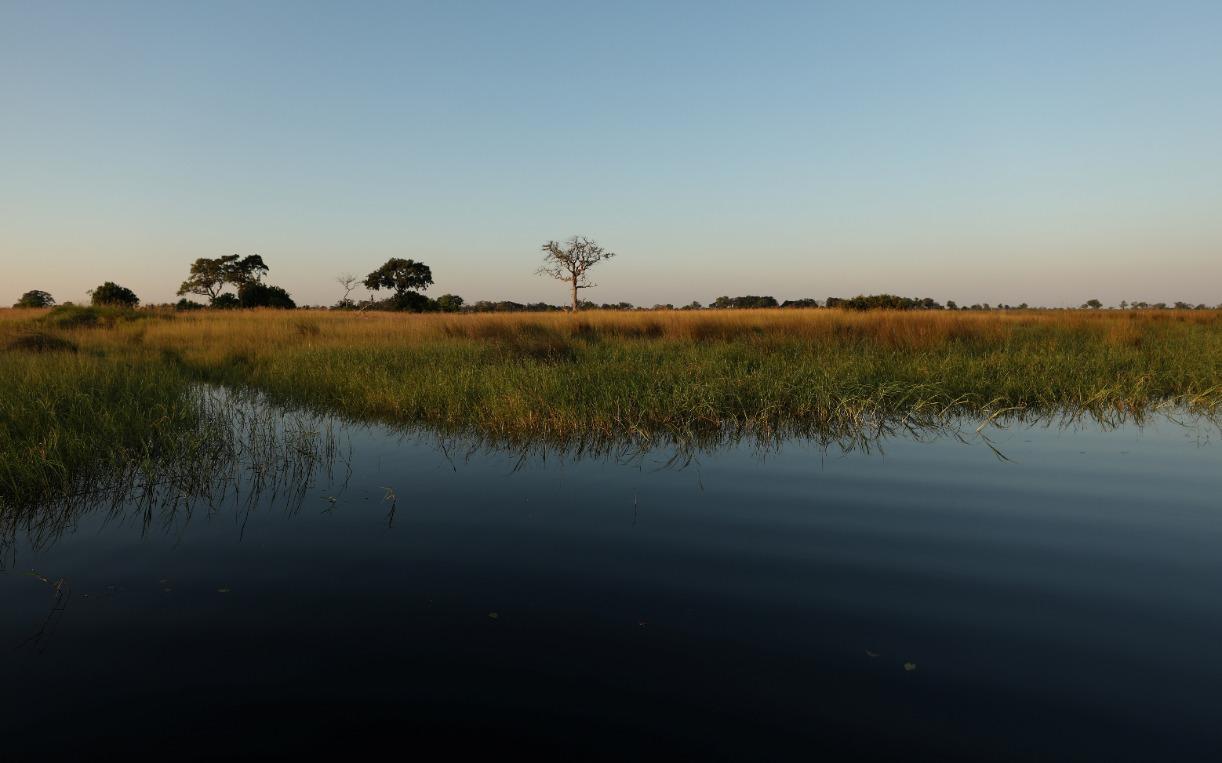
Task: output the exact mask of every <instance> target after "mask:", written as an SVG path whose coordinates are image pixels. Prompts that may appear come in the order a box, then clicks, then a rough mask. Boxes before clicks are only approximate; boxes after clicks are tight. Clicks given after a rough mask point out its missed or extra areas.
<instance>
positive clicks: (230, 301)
mask: <svg viewBox="0 0 1222 763" xmlns="http://www.w3.org/2000/svg"><path fill="white" fill-rule="evenodd" d="M241 306H242V301H241V300H239V299H238V295H237V294H230V293H229V292H225V293H224V294H221V295H220V296H218V297H217V298H216V299H214V300H212V307H215V308H216V309H217V310H236V309H237V308H239V307H241Z"/></svg>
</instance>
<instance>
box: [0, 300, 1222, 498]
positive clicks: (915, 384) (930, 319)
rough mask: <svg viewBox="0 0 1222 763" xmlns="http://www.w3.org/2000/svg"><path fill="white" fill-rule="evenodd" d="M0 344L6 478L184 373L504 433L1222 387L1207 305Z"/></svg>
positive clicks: (44, 322)
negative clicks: (1196, 308) (1171, 308)
mask: <svg viewBox="0 0 1222 763" xmlns="http://www.w3.org/2000/svg"><path fill="white" fill-rule="evenodd" d="M0 347H3V348H5V349H3V350H0V384H3V385H4V388H5V389H7V390H9V392H8V393H7V394H6V396H5V398H4V400H3V402H0V422H2V424H3V430H2V433H0V438H2V439H0V453H2V454H3V457H4V466H3V467H2V469H0V478H2V479H3V483H2V484H3V485H5V486H7V487H0V489H2V490H5V491H12V490H15V489H16V486H20V485H24V484H36V483H46V484H49V485H60V484H65V482H64V480H65V479H66V476H65V475H69V474H72V473H79V472H80V470H81V468H82V467H81V466H80V465H82V464H97V465H99V468H108V467H107V465H108V464H114V463H115V462H122V461H126V460H130V459H133V458H143V457H147V454H148V453H150V452H153V451H156V450H157V449H158V448H164V447H166V445H165V443H166V442H167V441H172V440H174V438H176V437H182V436H183V435H182V433H183V432H184V431H193V430H191V427H192V426H194V425H193V424H192V423H191V421H190V410H191V409H190V404H189V395H188V394H187V390H188V389H189V387H190V385H191V384H192V383H194V382H211V383H217V384H222V385H228V386H231V387H235V388H254V389H257V390H260V391H262V392H264V393H266V394H267V395H268V396H269V397H271V398H272V399H273V400H276V401H279V402H283V403H287V404H291V405H299V406H306V407H311V408H314V409H317V410H321V411H326V412H336V413H340V414H343V415H346V416H350V417H354V418H360V419H367V420H379V421H386V422H390V423H396V424H405V425H420V426H429V427H435V428H439V429H442V430H445V431H450V432H468V433H472V434H475V435H478V436H483V437H486V438H490V439H495V440H501V441H510V442H523V441H529V440H531V439H553V440H562V439H565V438H596V439H597V438H605V439H614V438H632V439H636V440H639V441H655V442H656V441H684V440H688V439H692V438H698V437H702V436H704V437H707V436H709V435H710V434H711V433H724V432H726V431H731V432H737V433H747V434H753V435H758V436H762V437H774V436H786V435H790V434H807V435H811V434H831V435H833V436H841V435H844V434H849V433H851V432H853V431H854V430H860V429H862V428H865V427H875V426H879V425H880V422H888V421H890V422H896V421H899V422H916V423H920V422H927V421H936V420H938V419H941V418H944V417H946V416H948V415H967V416H975V417H979V418H984V417H988V416H992V415H995V414H998V413H1003V412H1004V413H1005V414H1007V415H1010V414H1018V413H1021V412H1038V411H1054V410H1055V411H1064V410H1068V411H1073V412H1087V413H1091V414H1095V415H1099V416H1107V415H1117V414H1120V415H1135V416H1140V415H1142V414H1143V413H1144V412H1146V411H1148V410H1149V409H1150V408H1151V407H1152V406H1155V405H1159V404H1164V403H1175V404H1179V405H1184V406H1187V407H1190V408H1194V409H1196V410H1198V411H1202V412H1207V413H1209V412H1216V411H1217V409H1218V407H1219V404H1220V403H1222V378H1220V374H1222V313H1219V312H1217V311H1143V312H1113V311H1099V312H1082V311H1069V312H1051V311H1048V312H1044V311H1033V312H1006V313H997V312H994V313H965V312H903V313H900V312H868V313H853V312H845V311H839V310H792V311H789V310H786V311H779V310H761V311H724V312H721V311H719V312H710V311H703V312H690V313H689V312H638V313H615V312H592V313H586V314H581V315H578V316H570V315H564V314H559V315H557V314H550V315H531V314H517V315H453V316H452V315H404V314H385V313H379V314H356V313H343V312H315V311H295V312H275V311H265V312H201V313H192V314H178V315H175V314H167V315H164V316H156V315H152V316H150V315H149V314H147V313H138V314H137V313H132V314H111V315H109V316H103V317H102V318H101V319H99V320H92V319H90V318H87V317H86V318H82V317H80V316H71V315H68V314H67V313H64V312H62V311H61V312H59V313H41V314H40V313H32V312H25V313H19V312H16V311H7V312H4V313H0Z"/></svg>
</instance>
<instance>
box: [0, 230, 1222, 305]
mask: <svg viewBox="0 0 1222 763" xmlns="http://www.w3.org/2000/svg"><path fill="white" fill-rule="evenodd" d="M613 257H615V253H614V252H609V251H607V250H605V249H604V248H603V247H601V246H599V245H598V244H597V243H595V242H594V241H593V240H591V239H589V238H586V237H584V236H574V237H572V238H570V239H568V240H567V241H564V242H558V241H548V242H547V243H546V244H544V245H543V265H542V266H541V267H540V268H539V270H538V273H539V274H540V275H546V276H550V277H553V278H556V279H558V280H560V281H563V282H565V283H566V284H567V285H568V288H569V296H570V300H569V304H568V305H565V306H561V305H552V304H548V303H546V302H530V303H521V302H513V301H508V300H503V301H491V300H480V301H479V302H475V303H470V304H469V303H467V302H466V301H465V300H463V298H462V297H460V296H458V295H457V294H442V295H441V296H440V297H437V298H431V297H428V296H426V295H425V294H424V292H425V291H427V290H428V288H429V287H430V286H432V285H433V271H432V269H431V268H429V266H428V265H426V264H424V263H423V262H417V261H415V260H412V259H403V258H398V257H392V258H390V259H388V260H387V261H386V262H385V263H384V264H382V265H381V266H380V267H378V268H377V269H375V270H373V271H372V272H370V273H369V274H368V275H367V276H365V277H364V278H360V277H358V276H355V275H352V274H351V273H344V274H341V275H339V276H336V278H335V280H336V282H337V283H339V285H340V286H341V287H342V288H343V290H344V293H343V296H341V297H340V298H339V300H338V301H337V302H336V303H335V304H334V305H332V306H331V308H330V309H332V310H356V311H365V310H394V311H404V312H415V313H426V312H438V313H459V312H463V313H521V312H559V311H574V312H575V311H578V310H621V311H622V310H705V309H710V310H741V309H756V310H758V309H773V308H776V309H782V310H784V309H795V308H802V309H811V308H840V309H845V310H1012V309H1017V310H1027V309H1030V308H1029V307H1028V306H1027V303H1025V302H1024V303H1021V304H1019V305H1015V306H1013V307H1012V306H1010V305H1008V304H1002V305H995V306H994V305H990V304H988V303H987V302H985V303H976V304H973V305H971V306H963V307H960V306H959V305H958V304H956V303H955V302H954V301H953V300H947V301H946V304H945V305H942V304H941V303H939V302H937V301H935V300H934V299H931V298H930V297H901V296H898V295H895V294H870V295H864V294H859V295H857V296H856V297H828V298H827V299H825V300H823V301H822V302H820V301H819V300H818V299H814V298H812V297H805V298H801V299H787V300H785V301H784V302H779V301H778V300H777V299H776V297H773V296H768V295H764V296H760V295H755V294H748V295H744V296H739V297H730V296H720V297H717V298H715V299H714V300H712V301H711V302H710V303H709V305H708V307H707V308H706V307H704V306H703V305H701V304H700V302H698V301H693V302H690V303H688V304H686V305H682V306H680V307H677V308H676V307H675V306H674V305H673V304H655V305H653V307H644V306H642V307H637V306H635V305H633V304H632V303H630V302H615V303H608V302H604V303H602V304H598V303H595V302H592V301H589V300H583V299H579V296H578V295H579V291H580V290H581V289H589V288H593V287H594V286H595V284H593V283H592V282H590V280H589V271H590V269H591V268H593V267H594V266H595V265H597V264H599V263H600V262H603V261H605V260H609V259H611V258H613ZM269 272H270V268H269V267H268V265H267V263H266V262H264V260H263V258H262V257H261V256H259V255H257V254H251V255H247V256H244V257H243V256H241V255H237V254H230V255H225V256H223V257H215V258H209V257H200V258H198V259H196V260H195V261H194V262H192V263H191V266H190V269H189V272H188V276H187V279H186V280H185V281H183V282H182V284H181V285H180V286H179V287H178V296H179V297H182V298H181V299H180V300H179V301H178V303H177V304H176V305H174V307H175V308H176V309H178V310H202V309H205V308H207V309H214V310H217V309H220V310H224V309H236V308H257V307H262V308H278V309H285V310H291V309H294V308H296V307H297V303H296V302H295V301H294V300H293V297H292V296H291V295H290V294H289V293H288V292H287V291H286V290H285V289H283V288H281V287H279V286H274V285H271V284H268V283H265V282H264V280H263V279H264V277H265V276H266V275H267V274H268V273H269ZM358 286H364V287H365V288H366V289H368V290H369V291H370V292H380V293H384V294H385V296H381V297H380V298H379V297H375V296H374V295H373V294H371V295H370V296H369V297H368V298H367V299H365V300H360V301H358V300H354V299H352V292H353V291H354V290H355V289H356V288H357V287H358ZM89 295H90V300H91V302H92V303H93V304H94V305H117V306H123V307H136V306H138V305H139V304H140V299H139V297H137V296H136V294H135V293H134V292H133V291H132V290H131V289H128V288H127V287H124V286H120V285H119V284H116V283H114V282H112V281H107V282H105V283H103V284H102V285H100V286H98V287H97V288H95V289H92V290H90V292H89ZM188 295H192V296H196V297H203V298H205V299H206V300H207V302H198V301H194V300H191V299H188V298H187V296H188ZM68 304H71V303H68ZM53 306H55V299H54V297H52V296H51V294H50V293H49V292H46V291H42V290H39V289H33V290H30V291H27V292H26V293H24V294H22V295H21V298H20V299H19V300H18V301H17V303H16V304H14V305H13V307H17V308H47V307H53ZM1119 306H1120V309H1122V310H1123V309H1134V310H1144V309H1166V308H1167V307H1168V305H1167V304H1166V303H1164V302H1155V303H1149V302H1140V301H1134V302H1128V301H1121V302H1120V305H1119ZM1173 307H1174V308H1175V309H1178V310H1191V309H1196V310H1205V309H1210V308H1209V307H1208V306H1206V305H1204V304H1198V305H1195V306H1194V305H1192V304H1190V303H1187V302H1176V303H1174V305H1173ZM1103 308H1104V305H1103V303H1102V302H1101V301H1100V300H1098V299H1088V300H1087V301H1086V302H1084V303H1082V306H1081V308H1080V309H1083V310H1101V309H1103ZM1217 309H1222V305H1218V308H1217Z"/></svg>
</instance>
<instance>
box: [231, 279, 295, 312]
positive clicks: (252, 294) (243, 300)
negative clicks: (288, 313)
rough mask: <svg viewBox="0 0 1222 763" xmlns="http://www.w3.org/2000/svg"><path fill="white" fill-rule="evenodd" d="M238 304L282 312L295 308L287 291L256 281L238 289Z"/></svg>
mask: <svg viewBox="0 0 1222 763" xmlns="http://www.w3.org/2000/svg"><path fill="white" fill-rule="evenodd" d="M222 296H224V295H222ZM238 303H239V304H240V305H241V306H242V307H275V308H279V309H282V310H292V309H294V308H296V307H297V303H296V302H294V301H293V298H292V297H290V296H289V293H288V292H287V291H285V290H284V289H282V288H280V287H279V286H268V285H267V284H264V283H259V282H258V281H249V282H247V283H244V284H242V285H241V286H239V287H238Z"/></svg>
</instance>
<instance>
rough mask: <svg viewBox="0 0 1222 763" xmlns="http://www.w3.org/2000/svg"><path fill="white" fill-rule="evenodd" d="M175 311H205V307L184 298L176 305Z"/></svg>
mask: <svg viewBox="0 0 1222 763" xmlns="http://www.w3.org/2000/svg"><path fill="white" fill-rule="evenodd" d="M174 309H175V310H203V309H204V306H203V305H201V304H200V303H198V302H192V301H191V300H189V299H187V298H186V297H183V298H182V299H180V300H178V302H177V304H175V305H174Z"/></svg>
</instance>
